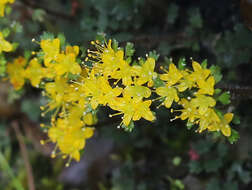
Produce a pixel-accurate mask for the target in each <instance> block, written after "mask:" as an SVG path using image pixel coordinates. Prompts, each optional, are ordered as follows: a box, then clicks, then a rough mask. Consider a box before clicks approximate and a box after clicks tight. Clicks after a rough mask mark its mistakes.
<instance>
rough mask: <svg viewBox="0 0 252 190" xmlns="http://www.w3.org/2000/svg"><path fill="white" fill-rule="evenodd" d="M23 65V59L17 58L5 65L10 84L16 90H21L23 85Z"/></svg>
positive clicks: (24, 63) (24, 60) (24, 61)
mask: <svg viewBox="0 0 252 190" xmlns="http://www.w3.org/2000/svg"><path fill="white" fill-rule="evenodd" d="M25 65H26V59H25V58H23V57H18V58H16V59H14V61H13V63H8V64H7V73H8V75H9V78H10V82H11V84H12V85H13V86H14V88H15V89H16V90H19V89H21V88H22V87H23V85H24V83H25V69H24V67H25Z"/></svg>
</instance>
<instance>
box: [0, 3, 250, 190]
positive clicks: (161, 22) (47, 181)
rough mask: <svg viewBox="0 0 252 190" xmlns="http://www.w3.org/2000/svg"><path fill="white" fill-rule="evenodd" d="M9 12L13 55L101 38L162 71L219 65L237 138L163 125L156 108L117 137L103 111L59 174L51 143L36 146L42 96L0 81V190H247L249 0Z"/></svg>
mask: <svg viewBox="0 0 252 190" xmlns="http://www.w3.org/2000/svg"><path fill="white" fill-rule="evenodd" d="M11 8H12V11H11V13H10V14H9V15H8V16H7V17H6V18H3V19H1V20H0V25H1V27H2V28H4V27H10V28H12V30H13V31H14V32H12V33H11V34H10V38H9V39H11V41H13V42H17V43H19V47H18V49H17V51H16V52H15V53H14V54H15V55H17V56H18V55H23V54H24V53H25V52H26V50H36V48H38V47H37V46H36V44H34V43H31V39H32V38H35V39H39V36H40V35H41V34H42V33H43V32H44V31H46V32H50V33H52V34H55V36H57V35H58V34H59V33H62V34H64V35H65V36H66V40H67V41H68V42H69V43H71V44H72V45H75V44H76V45H80V46H82V48H83V49H86V48H89V47H90V45H89V42H90V41H91V40H93V39H95V38H96V36H97V35H100V34H101V33H105V34H106V38H114V39H116V40H118V41H119V42H120V45H122V46H123V45H125V44H126V42H133V43H134V44H135V48H136V58H137V57H138V56H144V55H145V54H146V53H148V52H149V51H152V50H156V51H157V52H158V53H159V54H160V57H159V60H158V64H159V65H162V64H166V63H168V62H169V58H170V57H172V58H173V60H174V61H175V63H176V62H177V61H178V60H179V58H185V59H186V60H188V63H190V58H191V57H193V59H194V60H197V61H199V62H201V61H203V60H205V59H207V60H208V64H209V65H212V64H215V65H218V66H219V67H220V69H221V71H222V73H223V78H222V81H221V83H220V84H219V86H220V87H221V88H224V89H226V90H229V91H230V92H231V100H232V103H231V104H230V105H229V106H228V107H227V108H225V109H227V110H228V111H232V112H234V113H235V114H236V118H235V120H234V121H233V123H234V124H233V126H232V127H233V128H235V129H236V130H238V131H239V133H240V139H239V140H238V142H237V143H235V144H230V143H229V142H228V141H227V139H226V138H225V137H222V136H220V135H218V134H216V133H212V134H209V133H203V134H197V133H195V132H194V130H193V129H191V130H188V128H190V126H188V127H187V126H186V124H185V122H182V121H173V122H170V119H171V118H172V117H173V115H172V114H170V113H169V112H168V111H167V110H166V109H165V108H162V107H161V108H160V109H158V110H156V111H157V121H156V122H155V123H149V122H145V121H139V122H137V123H136V127H135V129H134V130H133V131H132V132H124V131H122V130H119V129H117V127H116V126H117V125H118V123H119V121H118V120H117V119H111V118H110V119H109V117H108V113H107V110H106V109H105V108H104V109H101V110H100V111H99V113H98V118H99V122H98V125H97V130H96V134H95V137H94V138H92V139H90V140H88V143H87V145H86V148H85V150H84V153H83V156H82V159H81V161H80V162H79V163H75V162H72V163H71V166H70V167H68V168H65V167H64V163H65V161H64V160H62V159H61V158H56V159H51V158H50V152H51V151H52V149H53V145H52V144H48V145H46V146H41V145H40V143H39V140H40V139H42V138H46V137H45V134H44V133H43V131H42V130H41V129H40V128H39V123H41V122H44V121H46V120H47V119H48V118H41V117H40V109H39V107H40V105H42V104H43V103H44V102H45V99H44V98H43V97H42V96H41V95H40V91H39V90H37V89H34V88H32V87H30V86H29V85H27V86H26V87H25V89H24V90H21V91H18V92H15V91H14V90H13V89H12V88H10V86H9V84H6V83H0V150H1V152H0V169H1V171H0V189H1V190H11V189H17V190H21V189H29V190H31V186H32V185H31V184H30V186H29V184H28V182H27V181H29V182H30V183H33V184H34V186H35V189H37V190H82V189H87V190H89V189H90V190H95V189H98V190H110V189H111V190H149V189H151V190H152V189H155V190H156V189H157V190H163V189H164V190H166V189H168V190H169V189H170V190H183V189H188V190H250V189H252V154H251V153H252V152H251V151H252V148H251V146H250V143H252V142H251V141H252V140H251V139H252V127H251V122H252V117H251V114H252V111H251V107H252V100H251V98H252V80H251V79H252V31H251V30H250V29H249V28H251V26H252V24H251V20H250V19H251V13H252V2H251V1H250V0H241V1H239V0H221V1H220V0H204V1H196V0H191V1H189V0H179V1H175V0H156V1H153V0H120V1H119V0H53V1H52V0H16V2H15V3H14V4H13V5H12V6H11ZM8 56H9V54H8V55H7V57H8ZM20 145H21V146H20ZM22 147H23V148H22ZM25 155H26V156H28V159H27V158H25ZM27 165H28V168H29V166H31V172H29V171H28V170H27ZM32 179H33V180H32Z"/></svg>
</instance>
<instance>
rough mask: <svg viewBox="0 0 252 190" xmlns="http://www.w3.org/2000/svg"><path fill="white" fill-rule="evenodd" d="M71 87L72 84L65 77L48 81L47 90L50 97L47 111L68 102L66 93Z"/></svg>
mask: <svg viewBox="0 0 252 190" xmlns="http://www.w3.org/2000/svg"><path fill="white" fill-rule="evenodd" d="M69 88H70V85H69V84H68V82H67V80H66V79H65V78H58V79H56V80H55V81H54V82H48V83H46V85H45V92H46V95H47V96H48V97H49V98H50V100H49V103H48V105H47V106H48V107H49V108H48V110H47V111H49V110H53V109H55V108H57V107H60V106H62V105H64V103H66V93H67V89H69Z"/></svg>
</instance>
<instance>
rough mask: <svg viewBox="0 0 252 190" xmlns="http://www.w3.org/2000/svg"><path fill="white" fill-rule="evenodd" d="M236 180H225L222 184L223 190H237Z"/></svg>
mask: <svg viewBox="0 0 252 190" xmlns="http://www.w3.org/2000/svg"><path fill="white" fill-rule="evenodd" d="M238 189H239V188H238V183H237V182H227V183H225V184H224V185H223V190H238Z"/></svg>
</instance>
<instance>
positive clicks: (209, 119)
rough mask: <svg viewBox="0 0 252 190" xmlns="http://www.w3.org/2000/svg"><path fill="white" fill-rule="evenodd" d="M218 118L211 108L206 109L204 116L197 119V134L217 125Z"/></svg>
mask: <svg viewBox="0 0 252 190" xmlns="http://www.w3.org/2000/svg"><path fill="white" fill-rule="evenodd" d="M219 122H220V118H219V116H218V115H217V114H216V112H215V111H214V110H213V109H212V108H208V109H207V111H206V112H205V113H204V115H200V118H199V126H200V127H199V132H200V133H201V132H202V131H204V130H206V129H208V130H210V128H211V125H212V124H213V123H219Z"/></svg>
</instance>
